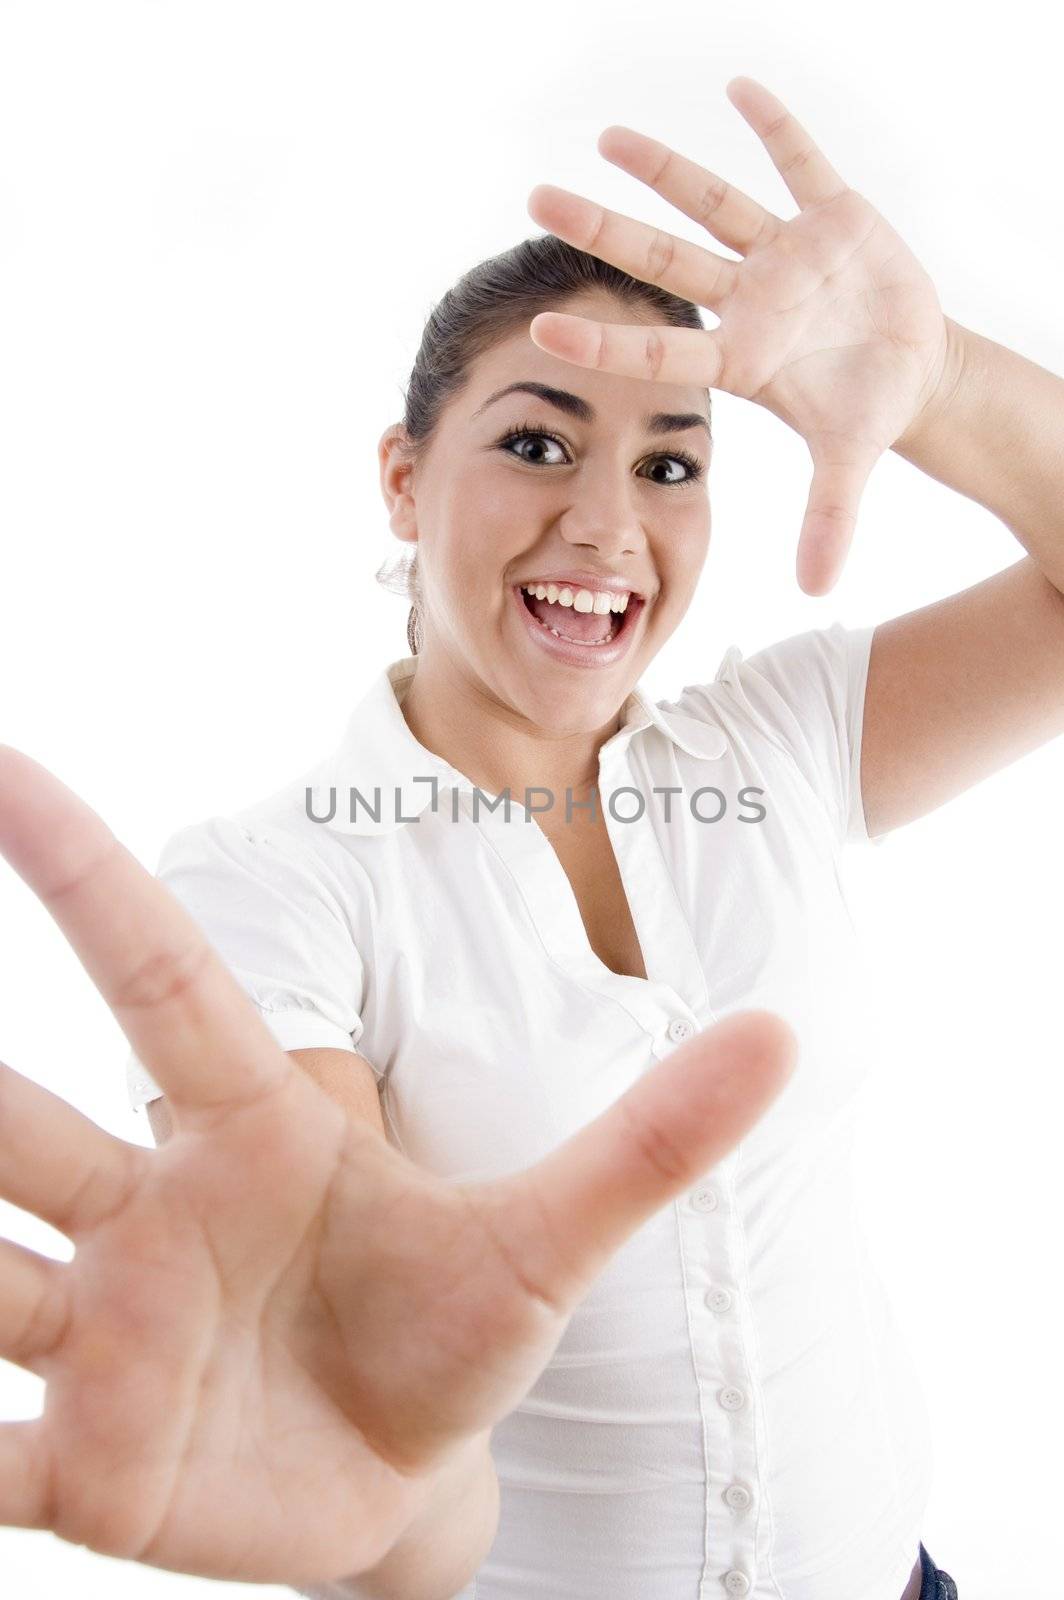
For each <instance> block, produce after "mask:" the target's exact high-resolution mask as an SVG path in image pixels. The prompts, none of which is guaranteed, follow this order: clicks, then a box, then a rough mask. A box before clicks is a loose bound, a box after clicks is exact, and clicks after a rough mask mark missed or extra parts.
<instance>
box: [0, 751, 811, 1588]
mask: <svg viewBox="0 0 1064 1600" xmlns="http://www.w3.org/2000/svg"><path fill="white" fill-rule="evenodd" d="M0 851H2V852H3V854H4V855H5V856H6V857H7V858H8V860H9V861H10V862H11V864H12V865H13V866H14V867H15V869H16V871H18V872H19V873H20V874H21V875H22V877H23V878H24V879H25V880H26V882H27V883H28V884H29V885H30V886H31V888H33V889H34V890H35V892H36V893H37V894H38V895H39V896H40V898H41V899H42V901H43V902H44V903H45V905H46V906H47V907H48V909H49V911H50V912H51V913H52V915H53V916H54V917H55V919H56V921H57V922H58V923H59V925H60V927H61V928H62V930H63V932H64V933H65V934H66V936H67V938H68V939H69V940H70V942H71V944H72V945H73V947H74V949H75V950H76V952H77V954H78V955H79V957H80V959H81V961H82V963H83V965H84V966H85V968H86V970H87V971H88V973H89V975H90V976H91V978H92V979H93V981H94V982H95V984H96V985H97V987H98V988H99V990H100V992H101V993H102V995H103V996H104V998H105V999H106V1000H107V1002H108V1004H109V1005H110V1006H111V1008H112V1010H113V1011H114V1013H115V1015H116V1017H117V1018H118V1020H119V1022H120V1024H121V1026H122V1028H123V1030H124V1031H125V1033H126V1035H127V1037H128V1039H129V1040H130V1043H131V1044H132V1046H133V1048H134V1050H135V1051H136V1052H137V1054H138V1055H139V1056H140V1058H141V1060H142V1061H143V1062H144V1063H145V1065H146V1066H147V1067H148V1069H149V1070H150V1071H151V1073H152V1075H153V1076H154V1077H155V1078H156V1080H157V1082H158V1083H159V1084H160V1085H161V1086H162V1087H163V1089H164V1091H165V1093H166V1095H167V1098H168V1101H169V1103H170V1107H171V1111H172V1114H173V1117H174V1122H175V1128H176V1132H175V1136H174V1137H173V1138H172V1139H171V1140H170V1141H169V1142H168V1143H167V1144H166V1145H165V1146H164V1147H163V1148H162V1149H161V1150H157V1151H152V1150H147V1149H143V1148H142V1147H140V1146H137V1145H130V1144H126V1143H124V1142H123V1141H121V1140H119V1139H116V1138H114V1137H112V1136H111V1135H110V1134H108V1133H106V1132H105V1131H104V1130H102V1129H100V1128H98V1127H97V1126H96V1125H95V1124H93V1123H92V1122H90V1121H88V1120H87V1119H86V1118H85V1117H83V1116H82V1115H81V1114H80V1113H79V1112H78V1111H76V1110H75V1109H74V1108H73V1107H72V1106H70V1105H68V1104H67V1103H66V1102H65V1101H63V1100H61V1099H59V1098H58V1097H56V1096H55V1095H52V1094H50V1093H49V1092H48V1091H46V1090H45V1089H43V1088H41V1087H39V1086H38V1085H36V1084H34V1083H32V1082H31V1081H30V1080H29V1079H27V1078H25V1077H22V1076H21V1075H20V1074H19V1073H17V1072H15V1071H13V1070H12V1069H11V1068H10V1067H4V1066H0V1195H2V1196H3V1197H4V1198H6V1199H8V1200H10V1201H11V1202H13V1203H14V1204H15V1205H17V1206H20V1207H23V1208H25V1209H26V1210H28V1211H31V1212H33V1213H35V1214H36V1215H37V1216H39V1217H41V1218H43V1219H44V1220H45V1221H47V1222H49V1223H51V1224H52V1225H53V1226H55V1227H57V1228H59V1229H61V1230H62V1231H63V1232H64V1233H66V1234H68V1235H69V1236H70V1238H72V1239H73V1240H74V1242H75V1245H76V1253H75V1256H74V1259H73V1261H72V1262H69V1263H64V1262H57V1261H50V1260H48V1259H47V1258H44V1257H41V1256H38V1255H36V1254H35V1253H34V1252H32V1251H30V1250H26V1249H23V1248H22V1247H20V1246H16V1245H14V1244H12V1243H10V1242H8V1241H2V1240H0V1357H2V1358H4V1359H7V1360H10V1361H14V1362H17V1363H19V1364H20V1365H22V1366H24V1367H25V1368H26V1369H27V1370H29V1371H32V1372H34V1373H37V1374H38V1375H40V1376H41V1377H43V1378H44V1379H45V1380H46V1385H47V1387H46V1399H45V1409H44V1413H43V1416H42V1417H41V1418H40V1419H38V1420H36V1421H32V1422H22V1423H6V1424H3V1425H2V1426H0V1523H2V1522H6V1523H11V1524H17V1525H20V1526H24V1527H38V1528H50V1529H53V1530H54V1531H55V1532H56V1533H58V1534H59V1535H61V1536H62V1537H64V1538H66V1539H69V1540H73V1541H75V1542H77V1543H81V1544H85V1545H88V1546H90V1547H91V1548H92V1549H95V1550H99V1551H102V1552H104V1553H106V1554H110V1555H117V1556H125V1557H129V1558H132V1559H136V1560H140V1561H144V1562H148V1563H150V1564H153V1565H156V1566H161V1567H169V1568H173V1569H176V1570H180V1571H187V1572H195V1573H201V1574H204V1575H206V1576H211V1577H222V1578H231V1579H244V1580H249V1581H259V1582H279V1583H289V1584H292V1585H300V1584H308V1583H320V1582H326V1581H330V1580H332V1579H335V1578H338V1577H342V1576H344V1575H348V1574H354V1573H358V1572H362V1571H365V1570H366V1569H367V1568H369V1567H371V1566H374V1565H376V1564H377V1562H378V1561H380V1560H381V1559H382V1558H383V1556H384V1555H385V1554H386V1553H387V1551H388V1550H389V1549H390V1548H391V1547H392V1545H393V1544H394V1543H395V1541H396V1539H397V1538H398V1537H399V1536H400V1535H401V1533H402V1532H403V1531H404V1530H405V1529H406V1528H407V1527H408V1526H409V1525H410V1523H411V1521H412V1520H413V1519H414V1518H415V1517H416V1515H417V1513H418V1511H419V1510H420V1509H421V1507H422V1505H423V1504H424V1503H425V1500H426V1495H427V1494H428V1492H429V1489H430V1486H431V1483H432V1480H433V1475H434V1474H435V1473H436V1472H437V1471H438V1470H444V1469H445V1468H446V1467H447V1466H448V1465H449V1464H451V1463H453V1462H455V1461H457V1460H458V1459H459V1458H460V1457H461V1456H463V1455H464V1454H465V1453H466V1452H468V1451H469V1450H470V1448H471V1446H477V1445H480V1444H482V1443H483V1440H484V1438H485V1437H486V1435H487V1433H488V1432H489V1431H490V1428H491V1427H492V1425H493V1424H494V1423H495V1422H496V1421H498V1420H499V1418H501V1417H502V1416H504V1415H505V1414H506V1413H507V1412H508V1411H510V1410H512V1409H513V1407H514V1406H515V1405H516V1404H517V1403H518V1402H519V1401H520V1400H521V1398H522V1397H523V1396H524V1395H525V1394H526V1393H527V1391H528V1390H529V1388H530V1387H531V1386H532V1384H533V1382H534V1381H535V1379H536V1378H537V1376H538V1375H539V1373H540V1372H541V1371H542V1369H543V1367H544V1366H545V1364H546V1362H547V1361H548V1360H549V1358H550V1355H551V1353H552V1352H553V1350H554V1348H555V1346H556V1345H557V1342H558V1340H559V1339H560V1337H561V1334H562V1332H563V1330H564V1327H565V1323H566V1321H567V1320H568V1317H569V1316H570V1314H571V1313H572V1311H573V1309H574V1307H575V1306H576V1304H577V1303H578V1301H579V1300H580V1298H581V1297H582V1296H583V1294H584V1293H586V1291H587V1289H588V1288H589V1287H590V1284H591V1282H592V1280H593V1279H594V1277H595V1275H596V1274H597V1272H598V1271H599V1270H600V1269H601V1268H602V1267H603V1266H604V1265H605V1264H606V1261H607V1260H608V1258H609V1257H610V1255H611V1254H612V1253H613V1252H614V1251H615V1250H616V1249H617V1248H618V1246H619V1245H620V1244H621V1243H622V1242H623V1241H624V1239H625V1238H626V1237H627V1236H628V1235H629V1234H630V1233H632V1232H633V1231H634V1229H635V1228H636V1227H637V1226H638V1225H639V1224H640V1222H641V1221H643V1220H644V1219H645V1218H646V1217H648V1216H649V1215H650V1214H652V1212H653V1211H655V1210H656V1209H657V1208H658V1207H659V1206H660V1205H662V1204H664V1203H665V1201H667V1200H668V1199H670V1198H671V1197H672V1196H673V1195H675V1194H677V1193H679V1192H680V1191H681V1190H682V1189H683V1188H684V1187H685V1186H687V1185H688V1184H690V1183H691V1182H693V1181H694V1180H695V1179H696V1178H697V1177H698V1176H699V1175H700V1174H701V1173H703V1172H704V1171H705V1170H706V1169H707V1167H709V1166H711V1165H712V1164H713V1163H714V1162H716V1161H717V1160H719V1159H720V1157H721V1156H722V1155H723V1154H724V1153H725V1152H726V1151H727V1150H728V1149H729V1148H730V1147H731V1146H732V1145H733V1144H734V1143H735V1142H736V1141H737V1140H738V1139H739V1138H740V1137H741V1136H742V1134H743V1133H744V1132H745V1131H746V1129H747V1128H748V1127H749V1126H750V1125H751V1124H752V1123H753V1122H754V1121H755V1120H756V1118H757V1117H758V1116H759V1115H760V1114H761V1112H762V1111H763V1110H764V1109H765V1107H766V1105H767V1104H768V1103H769V1102H770V1101H771V1100H772V1098H773V1097H774V1095H775V1094H776V1093H777V1092H778V1090H779V1088H780V1087H781V1085H782V1083H783V1082H784V1081H785V1079H786V1076H787V1073H788V1071H789V1069H790V1067H791V1065H792V1064H793V1045H794V1040H793V1036H792V1035H791V1034H790V1032H789V1030H787V1029H786V1027H785V1026H784V1025H783V1024H782V1023H780V1022H779V1021H778V1019H776V1018H774V1017H772V1016H771V1015H770V1014H768V1013H764V1012H761V1013H745V1014H737V1015H733V1016H731V1017H729V1018H727V1019H726V1020H725V1021H723V1022H721V1023H720V1024H718V1025H717V1027H715V1028H714V1029H712V1030H711V1031H710V1032H708V1033H706V1034H704V1035H700V1036H697V1037H696V1038H695V1039H693V1040H691V1041H689V1042H688V1043H687V1044H686V1045H683V1046H681V1047H680V1048H679V1049H678V1050H677V1051H676V1052H675V1053H674V1054H673V1055H672V1056H670V1057H669V1058H668V1059H667V1060H666V1061H664V1062H661V1063H660V1064H658V1065H657V1066H655V1067H654V1068H653V1070H652V1071H650V1072H648V1073H647V1074H646V1075H645V1077H643V1078H642V1079H641V1080H640V1081H639V1082H638V1083H637V1084H636V1085H635V1086H634V1088H632V1089H631V1090H630V1091H629V1092H628V1093H627V1094H626V1095H624V1096H623V1097H622V1098H621V1099H620V1100H619V1101H618V1102H617V1103H616V1104H615V1105H614V1106H613V1107H611V1108H610V1109H609V1111H607V1112H606V1113H605V1114H604V1115H603V1116H602V1117H600V1118H598V1119H597V1121H595V1122H593V1123H591V1124H590V1125H589V1126H588V1127H586V1128H584V1129H581V1130H580V1131H579V1132H578V1133H577V1134H576V1135H574V1136H573V1138H571V1139H570V1140H568V1141H567V1142H566V1143H565V1144H564V1145H562V1146H561V1147H560V1148H559V1149H558V1150H557V1151H555V1152H553V1153H552V1154H551V1155H549V1156H548V1157H547V1158H545V1159H544V1160H543V1161H541V1162H539V1163H538V1164H537V1165H536V1166H535V1167H532V1168H530V1169H529V1170H528V1171H527V1172H523V1173H518V1174H516V1175H514V1176H513V1177H510V1178H506V1179H504V1180H500V1181H497V1182H494V1183H486V1184H475V1185H473V1184H471V1185H454V1184H450V1183H447V1182H444V1181H442V1180H440V1179H437V1178H435V1177H434V1176H433V1175H431V1174H429V1173H427V1172H425V1171H423V1170H421V1169H420V1168H417V1167H415V1166H414V1165H413V1164H412V1163H410V1162H409V1161H407V1160H406V1159H405V1158H404V1157H402V1156H401V1155H400V1154H399V1153H398V1152H397V1151H395V1150H393V1149H392V1148H391V1147H389V1146H388V1145H387V1144H385V1142H384V1141H383V1140H382V1139H381V1138H380V1137H379V1135H378V1134H377V1133H375V1132H374V1131H372V1130H371V1129H370V1128H369V1127H368V1125H363V1124H361V1123H359V1122H357V1121H355V1120H354V1119H351V1118H349V1117H348V1116H347V1115H346V1114H345V1113H344V1112H343V1111H342V1110H341V1109H340V1107H338V1106H337V1105H336V1104H334V1103H333V1102H332V1101H331V1100H329V1099H328V1098H327V1097H326V1096H325V1095H324V1093H322V1092H321V1091H320V1090H319V1089H318V1088H317V1087H316V1086H315V1084H314V1083H313V1082H312V1081H311V1080H310V1079H309V1078H308V1077H307V1076H306V1075H305V1074H303V1073H302V1072H301V1071H300V1070H299V1069H298V1068H297V1067H296V1066H295V1065H294V1063H293V1062H292V1060H291V1058H290V1057H289V1056H287V1055H286V1054H285V1052H284V1051H283V1050H281V1048H280V1047H279V1046H278V1045H277V1044H276V1042H275V1041H274V1039H273V1037H272V1035H271V1034H270V1033H269V1032H268V1030H267V1029H266V1027H265V1025H264V1024H263V1023H262V1021H261V1019H260V1018H259V1016H258V1015H257V1013H256V1012H255V1010H254V1008H253V1007H252V1006H251V1004H250V1002H249V1001H248V999H247V997H246V996H245V994H244V993H243V991H242V990H241V989H240V988H239V986H238V985H237V983H236V981H235V979H234V978H233V977H232V976H231V974H230V973H229V972H228V971H227V970H226V968H225V967H224V965H223V964H222V962H221V960H220V959H219V958H218V957H217V956H216V954H215V953H214V952H213V950H212V949H211V948H210V946H209V945H208V944H207V943H206V941H205V940H204V938H203V935H202V933H201V931H200V930H199V929H198V928H197V926H196V925H195V923H194V922H193V921H192V919H191V918H190V917H189V916H188V915H187V913H186V912H185V911H184V910H183V908H182V907H181V906H180V905H179V904H178V903H177V901H176V900H174V899H173V897H172V896H171V895H170V894H169V893H168V892H167V891H166V890H165V889H164V888H163V886H162V885H161V884H160V883H159V882H157V880H155V879H154V878H152V877H151V876H150V874H148V873H147V872H145V871H144V870H143V868H142V867H140V866H139V864H138V863H137V862H136V860H135V859H134V858H133V857H132V856H131V855H130V854H129V853H128V852H127V851H126V850H125V849H124V848H123V847H122V846H121V845H120V844H119V843H118V841H117V840H116V839H115V838H114V836H113V835H112V834H111V833H110V831H109V830H108V829H107V828H106V827H105V825H104V824H103V822H102V821H101V820H100V819H99V817H97V816H96V815H95V813H93V812H92V811H91V810H89V808H88V807H87V806H85V805H84V804H83V803H82V802H81V801H80V800H78V799H77V797H76V796H74V795H73V794H71V793H70V791H69V790H68V789H66V788H65V787H64V786H63V785H62V784H61V783H59V781H58V780H57V779H56V778H54V777H53V776H52V775H51V774H49V773H48V772H46V771H45V770H44V769H43V768H41V767H40V766H38V765H37V764H36V763H35V762H33V761H32V760H31V759H30V758H29V757H27V756H25V755H23V754H21V753H20V752H19V751H16V750H12V749H10V748H7V747H0Z"/></svg>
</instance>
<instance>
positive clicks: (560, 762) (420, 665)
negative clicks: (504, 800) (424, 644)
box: [401, 650, 620, 815]
mask: <svg viewBox="0 0 1064 1600" xmlns="http://www.w3.org/2000/svg"><path fill="white" fill-rule="evenodd" d="M401 704H402V713H403V717H404V719H405V721H406V724H407V727H408V728H409V729H410V731H411V733H412V734H413V735H414V738H415V739H417V741H418V743H419V744H422V745H424V747H425V749H426V750H431V751H432V752H433V754H434V755H438V756H440V757H442V759H443V760H444V761H448V762H449V763H450V764H451V766H453V767H456V768H457V769H458V771H459V772H462V773H464V774H465V776H466V777H467V778H469V779H470V780H471V781H472V782H473V783H475V784H477V785H478V786H479V787H480V788H481V789H483V790H484V792H485V793H487V794H498V793H499V792H500V791H501V790H503V789H505V788H509V790H510V793H511V795H512V796H513V799H514V801H515V802H516V801H521V802H523V800H524V792H525V790H526V789H532V788H540V789H548V790H550V792H551V793H552V794H553V796H554V807H553V812H554V813H557V812H559V811H560V812H561V813H562V815H564V810H565V793H566V790H567V789H568V790H571V791H572V794H573V799H574V801H576V800H579V799H581V798H584V797H586V795H587V794H588V793H589V791H590V790H591V789H592V788H593V787H594V785H595V784H596V783H597V781H598V752H599V749H600V747H601V746H602V745H603V744H604V743H605V742H606V740H607V739H609V738H610V737H611V736H612V735H613V734H614V733H616V731H617V728H618V727H619V725H620V713H619V712H615V713H614V714H613V716H612V717H611V718H610V720H609V722H608V723H606V724H605V725H604V726H603V727H600V728H597V729H594V730H592V731H591V732H579V733H557V732H555V731H553V730H551V729H550V728H543V727H538V726H536V725H535V724H534V723H532V722H530V721H529V719H528V718H527V717H525V716H523V715H522V714H521V713H520V712H519V711H516V710H515V709H514V708H513V707H512V706H509V705H507V704H505V702H503V701H502V700H500V699H499V698H498V697H497V696H496V695H495V694H493V693H492V692H491V691H490V690H489V689H488V688H487V687H486V686H485V685H484V684H482V683H479V682H478V681H477V680H475V679H474V678H472V677H471V676H470V675H469V673H468V671H466V670H458V669H456V668H455V666H454V664H453V663H451V662H450V661H448V659H447V658H446V656H444V655H443V654H442V652H440V651H438V650H434V651H428V650H426V651H423V652H422V653H420V654H419V655H418V658H417V670H416V672H415V674H414V677H413V680H412V681H411V682H410V683H409V684H408V686H407V689H406V693H405V694H404V696H403V699H402V703H401Z"/></svg>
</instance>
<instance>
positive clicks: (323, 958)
mask: <svg viewBox="0 0 1064 1600" xmlns="http://www.w3.org/2000/svg"><path fill="white" fill-rule="evenodd" d="M155 876H156V877H157V878H158V879H159V881H160V882H161V883H163V884H165V885H166V887H167V889H169V890H170V892H171V894H173V895H174V896H175V897H176V899H178V900H179V901H180V902H181V903H182V905H183V906H184V907H185V909H186V910H187V911H189V912H190V913H191V915H192V916H193V917H194V918H195V920H196V921H197V922H198V923H199V925H200V927H201V928H202V929H203V931H204V933H205V934H206V935H207V938H208V939H209V940H210V942H211V944H212V945H213V946H214V948H215V949H216V950H217V952H218V954H219V955H220V956H221V958H222V960H223V961H224V962H225V964H226V966H227V967H228V968H229V970H230V971H231V972H232V974H233V976H234V977H235V978H236V980H237V982H238V983H239V984H240V985H241V987H242V988H243V989H244V991H245V992H246V993H247V995H248V996H249V997H250V999H251V1001H252V1002H253V1004H254V1005H255V1006H256V1008H257V1009H258V1011H259V1013H260V1015H261V1016H262V1019H263V1021H264V1022H265V1023H266V1025H267V1027H268V1028H269V1029H270V1031H271V1033H272V1034H273V1036H274V1038H275V1039H276V1040H277V1042H278V1044H280V1045H281V1047H282V1049H284V1050H304V1049H312V1048H330V1049H335V1050H348V1051H351V1052H352V1053H355V1047H356V1045H357V1044H358V1041H359V1038H360V1037H361V1034H362V1018H361V1008H362V1001H363V989H364V976H365V974H364V969H363V965H362V962H361V959H360V957H359V953H358V951H357V949H356V947H355V942H354V939H353V937H352V932H351V926H350V921H349V918H348V916H347V915H346V914H345V909H344V904H343V888H342V885H341V884H340V882H339V880H338V879H337V878H336V876H335V874H334V873H333V872H331V871H330V870H329V868H328V867H327V866H326V864H325V863H324V862H323V861H322V860H321V859H320V858H319V857H318V856H317V854H316V853H315V852H314V851H313V850H312V849H311V848H310V847H309V846H307V845H304V844H302V843H301V842H300V840H298V839H297V838H295V837H294V836H293V835H292V834H291V833H289V832H287V831H285V830H284V829H280V828H277V827H275V826H268V825H265V824H261V823H248V822H244V821H241V820H239V819H236V818H231V817H212V818H210V819H209V820H208V821H206V822H202V823H196V824H194V825H193V826H192V827H189V828H184V829H182V830H181V831H180V832H179V833H176V834H174V835H173V836H172V837H171V838H170V839H168V840H167V842H166V844H165V845H164V846H163V849H162V852H161V854H160V857H159V863H158V866H157V868H156V872H155ZM126 1079H127V1090H128V1094H129V1099H130V1103H131V1105H132V1106H133V1107H134V1109H136V1108H137V1107H139V1106H142V1105H144V1104H145V1103H146V1102H147V1101H148V1100H153V1099H155V1098H156V1097H157V1096H159V1095H161V1094H162V1093H163V1090H162V1089H161V1088H160V1087H159V1085H158V1084H157V1083H156V1082H155V1080H154V1079H153V1078H152V1076H151V1074H150V1073H149V1072H148V1070H147V1068H146V1067H144V1066H143V1064H142V1063H141V1062H140V1060H139V1059H138V1058H137V1056H136V1055H135V1054H133V1053H132V1052H131V1053H130V1056H129V1058H128V1061H127V1066H126Z"/></svg>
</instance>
